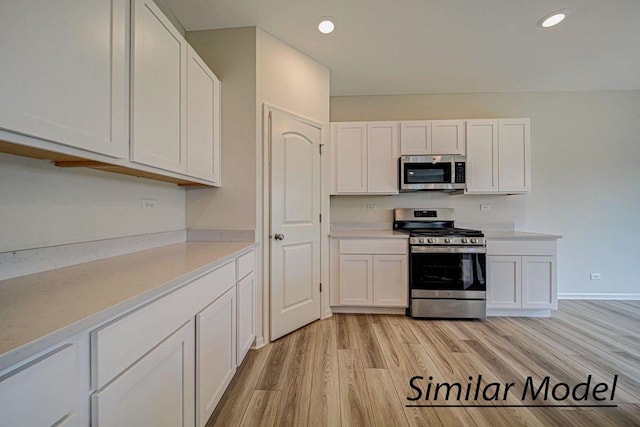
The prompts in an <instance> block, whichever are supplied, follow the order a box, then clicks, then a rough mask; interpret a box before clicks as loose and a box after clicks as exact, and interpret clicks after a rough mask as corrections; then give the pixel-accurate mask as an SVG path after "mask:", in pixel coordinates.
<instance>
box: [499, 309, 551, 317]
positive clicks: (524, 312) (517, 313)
mask: <svg viewBox="0 0 640 427" xmlns="http://www.w3.org/2000/svg"><path fill="white" fill-rule="evenodd" d="M487 317H551V310H538V309H533V310H532V309H524V308H488V309H487Z"/></svg>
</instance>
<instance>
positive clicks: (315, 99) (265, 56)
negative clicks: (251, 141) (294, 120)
mask: <svg viewBox="0 0 640 427" xmlns="http://www.w3.org/2000/svg"><path fill="white" fill-rule="evenodd" d="M257 46H258V48H257V54H258V60H257V66H258V71H257V73H258V75H257V77H258V104H262V103H265V102H266V103H269V104H271V105H273V106H276V107H280V108H283V109H285V110H289V111H292V112H295V113H296V114H298V115H301V116H304V117H306V118H309V119H312V120H315V121H317V122H320V123H328V122H329V69H328V68H327V67H325V66H324V65H322V64H320V63H318V62H317V61H315V60H314V59H312V58H310V57H308V56H307V55H305V54H303V53H302V52H300V51H298V50H296V49H294V48H293V47H291V46H289V45H288V44H286V43H284V42H283V41H281V40H278V39H276V38H275V37H273V36H271V35H270V34H268V33H266V32H264V31H262V30H260V29H258V30H257ZM259 107H260V108H261V105H259Z"/></svg>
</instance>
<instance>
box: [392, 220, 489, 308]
mask: <svg viewBox="0 0 640 427" xmlns="http://www.w3.org/2000/svg"><path fill="white" fill-rule="evenodd" d="M454 220H455V218H454V211H453V209H394V211H393V228H394V229H395V230H397V231H402V232H405V233H408V234H409V236H410V238H409V308H408V309H407V314H408V315H409V316H411V317H421V318H471V319H476V318H477V319H484V318H485V317H486V315H487V308H486V291H487V283H486V252H487V248H486V243H485V239H484V235H483V234H482V232H481V231H479V230H469V229H464V228H455V223H454Z"/></svg>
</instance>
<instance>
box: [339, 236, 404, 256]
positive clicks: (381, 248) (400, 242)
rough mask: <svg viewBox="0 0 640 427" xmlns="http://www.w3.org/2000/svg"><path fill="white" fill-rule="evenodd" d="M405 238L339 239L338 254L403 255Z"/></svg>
mask: <svg viewBox="0 0 640 427" xmlns="http://www.w3.org/2000/svg"><path fill="white" fill-rule="evenodd" d="M407 245H408V244H407V240H406V239H341V240H340V254H354V255H357V254H363V255H376V254H390V255H405V254H406V253H407Z"/></svg>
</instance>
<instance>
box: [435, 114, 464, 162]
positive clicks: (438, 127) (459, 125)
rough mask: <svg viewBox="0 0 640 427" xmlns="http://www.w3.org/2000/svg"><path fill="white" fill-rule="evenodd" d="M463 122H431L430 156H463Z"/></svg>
mask: <svg viewBox="0 0 640 427" xmlns="http://www.w3.org/2000/svg"><path fill="white" fill-rule="evenodd" d="M464 153H465V138H464V120H433V121H432V122H431V154H464Z"/></svg>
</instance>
